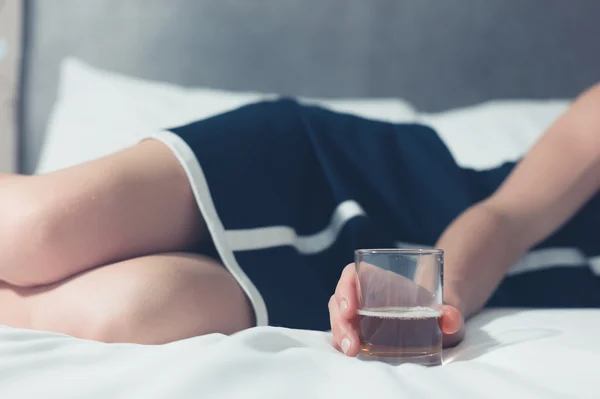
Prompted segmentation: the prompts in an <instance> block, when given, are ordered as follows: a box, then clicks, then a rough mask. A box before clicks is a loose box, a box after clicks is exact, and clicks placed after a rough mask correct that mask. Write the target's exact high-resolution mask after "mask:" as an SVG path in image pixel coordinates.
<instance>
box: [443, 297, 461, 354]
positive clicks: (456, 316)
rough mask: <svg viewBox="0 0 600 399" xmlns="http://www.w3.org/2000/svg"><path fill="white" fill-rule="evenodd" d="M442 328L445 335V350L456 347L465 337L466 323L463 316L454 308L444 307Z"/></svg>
mask: <svg viewBox="0 0 600 399" xmlns="http://www.w3.org/2000/svg"><path fill="white" fill-rule="evenodd" d="M440 328H441V330H442V334H443V345H444V347H445V348H449V347H452V346H456V345H457V344H458V343H459V342H460V341H462V340H463V338H464V336H465V322H464V318H463V315H462V314H461V313H460V311H459V310H458V309H456V308H455V307H454V306H450V305H444V306H442V317H441V319H440Z"/></svg>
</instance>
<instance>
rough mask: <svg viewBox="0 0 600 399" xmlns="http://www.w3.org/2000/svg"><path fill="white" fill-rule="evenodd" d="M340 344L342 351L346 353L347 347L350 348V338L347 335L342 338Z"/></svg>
mask: <svg viewBox="0 0 600 399" xmlns="http://www.w3.org/2000/svg"><path fill="white" fill-rule="evenodd" d="M340 346H341V347H342V351H343V352H344V354H348V349H350V340H349V339H348V337H346V338H344V339H343V340H342V343H341V345H340Z"/></svg>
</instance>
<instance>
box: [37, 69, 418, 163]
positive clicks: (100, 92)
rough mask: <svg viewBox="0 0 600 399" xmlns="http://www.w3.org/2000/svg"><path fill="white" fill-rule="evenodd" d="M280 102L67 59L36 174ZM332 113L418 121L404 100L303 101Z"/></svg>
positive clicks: (262, 94) (394, 120)
mask: <svg viewBox="0 0 600 399" xmlns="http://www.w3.org/2000/svg"><path fill="white" fill-rule="evenodd" d="M273 97H276V96H275V95H273V94H264V93H255V92H245V93H239V92H237V93H234V92H227V91H223V90H213V89H207V88H184V87H181V86H176V85H172V84H167V83H160V82H153V81H147V80H142V79H137V78H131V77H127V76H123V75H120V74H116V73H112V72H107V71H104V70H101V69H98V68H95V67H92V66H90V65H87V64H86V63H84V62H82V61H81V60H78V59H76V58H67V59H65V60H64V61H63V63H62V65H61V72H60V83H59V90H58V99H57V102H56V104H55V106H54V109H53V111H52V114H51V116H50V119H49V124H48V128H47V132H46V136H45V142H44V145H43V148H42V151H41V155H40V160H39V162H38V165H37V169H36V173H46V172H50V171H53V170H57V169H62V168H65V167H67V166H71V165H75V164H78V163H81V162H84V161H88V160H91V159H95V158H99V157H102V156H104V155H107V154H110V153H112V152H115V151H117V150H120V149H122V148H125V147H127V146H130V145H132V144H135V143H136V142H138V141H139V140H140V139H141V138H143V137H145V136H147V135H148V134H149V133H152V132H155V131H158V130H161V129H164V128H168V127H175V126H178V125H183V124H186V123H189V122H192V121H195V120H198V119H203V118H207V117H209V116H212V115H216V114H219V113H222V112H225V111H228V110H231V109H234V108H237V107H240V106H242V105H244V104H248V103H251V102H255V101H260V100H263V99H268V98H273ZM300 100H301V101H304V102H307V103H314V104H319V105H321V106H324V107H327V108H329V109H332V110H336V111H340V112H346V113H350V114H355V115H359V116H363V117H367V118H371V119H378V120H384V121H389V122H405V121H412V120H414V119H416V112H415V110H414V109H413V107H412V106H411V105H410V104H409V103H407V102H405V101H402V100H399V99H315V98H311V99H300Z"/></svg>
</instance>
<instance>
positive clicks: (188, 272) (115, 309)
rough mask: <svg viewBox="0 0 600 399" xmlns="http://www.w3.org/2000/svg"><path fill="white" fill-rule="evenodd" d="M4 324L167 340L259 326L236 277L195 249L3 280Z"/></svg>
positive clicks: (97, 336)
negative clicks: (55, 276)
mask: <svg viewBox="0 0 600 399" xmlns="http://www.w3.org/2000/svg"><path fill="white" fill-rule="evenodd" d="M0 304H1V305H0V325H2V324H5V325H9V326H13V327H20V328H29V329H36V330H45V331H53V332H59V333H64V334H68V335H71V336H75V337H79V338H87V339H93V340H98V341H104V342H135V343H143V344H160V343H165V342H170V341H175V340H179V339H183V338H188V337H192V336H196V335H202V334H208V333H213V332H219V333H225V334H230V333H234V332H236V331H239V330H242V329H245V328H248V327H251V326H252V324H253V314H252V311H251V308H250V306H249V304H248V301H247V299H246V296H245V294H244V292H243V291H242V289H241V288H240V287H239V286H238V285H237V283H236V282H235V280H234V278H233V277H232V276H231V275H230V274H229V273H228V272H227V271H226V270H225V269H224V268H223V267H222V266H221V265H219V264H217V263H216V262H214V261H213V260H210V259H207V258H203V257H200V256H196V255H189V254H174V253H173V254H164V255H153V256H147V257H140V258H136V259H132V260H127V261H123V262H119V263H116V264H113V265H108V266H104V267H99V268H94V269H91V270H87V271H84V272H82V273H80V274H78V275H76V276H73V277H71V278H69V279H67V280H65V281H62V282H60V283H55V284H52V285H49V286H44V287H37V288H36V287H34V288H14V287H10V286H8V285H7V284H4V285H0Z"/></svg>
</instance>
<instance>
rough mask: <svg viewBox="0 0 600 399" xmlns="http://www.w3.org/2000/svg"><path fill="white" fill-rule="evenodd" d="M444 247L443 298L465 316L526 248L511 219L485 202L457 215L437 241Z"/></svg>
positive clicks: (488, 292) (490, 292)
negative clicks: (514, 229)
mask: <svg viewBox="0 0 600 399" xmlns="http://www.w3.org/2000/svg"><path fill="white" fill-rule="evenodd" d="M437 247H438V248H442V249H444V251H445V262H444V301H445V302H446V303H448V304H450V305H453V306H455V307H457V308H458V309H459V310H460V311H461V312H462V313H463V314H464V316H465V317H468V316H470V315H471V314H473V313H474V312H476V311H477V310H478V309H480V308H481V307H482V306H483V305H484V304H485V302H486V301H487V300H488V299H489V297H490V295H491V294H492V293H493V291H494V290H495V288H496V287H497V286H498V284H499V283H500V282H501V281H502V278H503V277H504V275H505V274H506V272H507V271H508V269H509V268H510V266H511V265H512V264H513V263H514V262H515V261H516V260H517V259H518V258H519V257H520V256H521V255H522V254H523V253H524V252H525V251H526V250H527V248H526V247H525V246H524V245H523V244H522V241H521V240H520V239H519V237H518V232H515V231H513V228H512V226H511V221H510V220H509V219H507V218H505V217H504V215H502V214H501V213H499V212H497V211H496V210H495V209H493V207H490V206H488V205H487V204H486V203H485V202H483V203H480V204H478V205H475V206H474V207H472V208H470V209H468V210H467V211H466V212H464V213H463V214H462V215H461V216H459V217H458V218H457V219H456V220H455V221H454V222H453V223H452V224H451V225H450V226H449V227H448V229H447V230H446V231H445V232H444V234H443V235H442V236H441V238H440V239H439V241H438V243H437Z"/></svg>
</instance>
